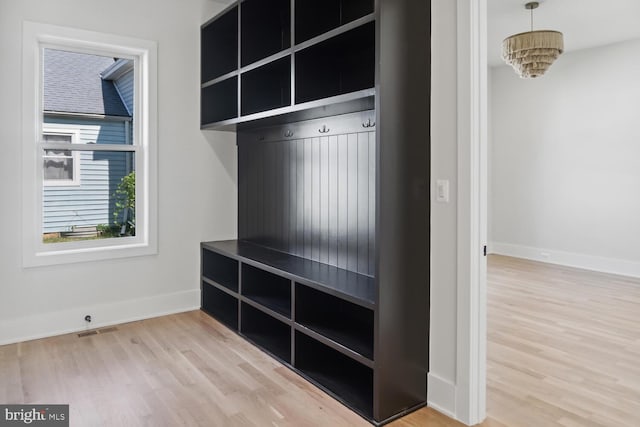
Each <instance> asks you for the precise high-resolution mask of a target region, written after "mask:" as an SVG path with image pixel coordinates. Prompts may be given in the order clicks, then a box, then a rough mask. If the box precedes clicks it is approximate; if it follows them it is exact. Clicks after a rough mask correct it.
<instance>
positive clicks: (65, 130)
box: [40, 123, 80, 187]
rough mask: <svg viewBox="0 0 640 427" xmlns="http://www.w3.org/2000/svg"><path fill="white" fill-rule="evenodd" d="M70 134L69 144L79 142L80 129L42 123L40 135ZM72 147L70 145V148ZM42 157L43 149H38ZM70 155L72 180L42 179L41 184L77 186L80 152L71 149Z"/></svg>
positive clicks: (78, 182)
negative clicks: (71, 159)
mask: <svg viewBox="0 0 640 427" xmlns="http://www.w3.org/2000/svg"><path fill="white" fill-rule="evenodd" d="M45 134H49V135H71V144H72V145H73V144H79V143H80V129H78V128H75V127H70V126H62V125H57V124H56V125H53V126H52V125H49V124H48V123H45V124H43V125H42V134H41V135H45ZM72 148H74V147H70V149H72ZM40 154H41V155H42V158H43V159H44V150H42V151H40ZM71 156H72V158H73V179H72V180H70V181H69V180H57V179H50V180H46V179H45V180H43V185H44V186H45V187H79V186H80V152H79V151H72V152H71ZM41 164H42V162H41Z"/></svg>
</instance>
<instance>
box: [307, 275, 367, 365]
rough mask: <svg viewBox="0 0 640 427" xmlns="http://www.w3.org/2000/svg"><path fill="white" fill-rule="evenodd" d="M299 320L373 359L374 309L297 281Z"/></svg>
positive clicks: (321, 333)
mask: <svg viewBox="0 0 640 427" xmlns="http://www.w3.org/2000/svg"><path fill="white" fill-rule="evenodd" d="M295 320H296V323H299V324H300V325H302V326H305V327H307V328H309V329H311V330H313V331H315V332H317V333H319V334H320V335H323V336H325V337H327V338H329V339H331V340H333V341H335V342H337V343H338V344H341V345H343V346H345V347H347V348H349V349H351V350H353V351H355V352H356V353H358V354H360V355H362V356H364V357H366V358H367V359H369V360H373V310H370V309H368V308H365V307H361V306H359V305H356V304H354V303H351V302H348V301H345V300H343V299H340V298H337V297H335V296H333V295H329V294H326V293H324V292H320V291H317V290H315V289H312V288H310V287H308V286H304V285H300V284H298V283H296V319H295Z"/></svg>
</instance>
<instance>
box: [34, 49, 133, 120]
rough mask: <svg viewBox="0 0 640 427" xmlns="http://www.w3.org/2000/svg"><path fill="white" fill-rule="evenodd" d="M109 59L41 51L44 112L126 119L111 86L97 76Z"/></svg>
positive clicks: (55, 51)
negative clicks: (123, 117) (98, 115)
mask: <svg viewBox="0 0 640 427" xmlns="http://www.w3.org/2000/svg"><path fill="white" fill-rule="evenodd" d="M114 61H115V60H114V59H113V58H109V57H106V56H98V55H88V54H84V53H76V52H68V51H62V50H55V49H45V50H44V111H45V112H63V113H79V114H100V115H107V116H126V117H129V116H130V115H129V113H128V112H127V109H126V108H125V106H124V105H123V103H122V99H121V98H120V95H119V94H118V92H117V90H116V88H115V86H114V84H113V82H112V81H110V80H102V78H101V77H100V73H101V72H102V71H104V70H105V69H106V68H107V67H109V66H110V65H112V64H113V63H114Z"/></svg>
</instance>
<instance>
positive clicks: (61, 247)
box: [23, 237, 158, 268]
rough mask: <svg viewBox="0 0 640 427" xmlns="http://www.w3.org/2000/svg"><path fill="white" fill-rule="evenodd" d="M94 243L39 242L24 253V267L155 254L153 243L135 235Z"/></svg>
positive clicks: (156, 249)
mask: <svg viewBox="0 0 640 427" xmlns="http://www.w3.org/2000/svg"><path fill="white" fill-rule="evenodd" d="M114 240H116V241H113V242H104V243H101V244H100V245H96V243H95V241H94V240H93V241H87V242H70V243H50V244H46V245H45V244H41V245H39V248H38V250H37V251H35V252H34V253H33V254H32V255H31V254H29V255H27V254H25V256H24V258H23V266H24V267H25V268H31V267H43V266H49V265H60V264H73V263H79V262H90V261H105V260H111V259H120V258H131V257H137V256H149V255H157V253H158V248H157V245H156V244H155V243H150V242H140V240H139V239H136V238H135V237H121V238H118V239H114Z"/></svg>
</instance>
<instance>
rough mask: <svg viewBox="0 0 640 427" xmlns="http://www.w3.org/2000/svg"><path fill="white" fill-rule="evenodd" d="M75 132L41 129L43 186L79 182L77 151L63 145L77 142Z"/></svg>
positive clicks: (75, 183)
mask: <svg viewBox="0 0 640 427" xmlns="http://www.w3.org/2000/svg"><path fill="white" fill-rule="evenodd" d="M77 139H78V138H77V133H76V132H73V133H69V132H65V131H56V130H49V129H46V128H45V129H43V134H42V145H43V147H54V148H45V149H44V151H43V156H42V159H43V162H42V163H43V165H42V167H43V175H44V176H43V179H44V185H45V186H70V185H79V184H80V158H79V156H78V154H79V152H77V151H72V150H67V149H65V147H64V146H65V145H69V144H77V143H78V140H77Z"/></svg>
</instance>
